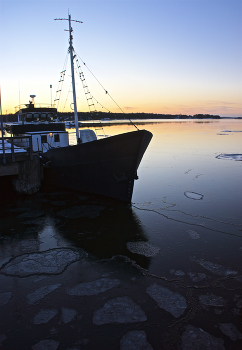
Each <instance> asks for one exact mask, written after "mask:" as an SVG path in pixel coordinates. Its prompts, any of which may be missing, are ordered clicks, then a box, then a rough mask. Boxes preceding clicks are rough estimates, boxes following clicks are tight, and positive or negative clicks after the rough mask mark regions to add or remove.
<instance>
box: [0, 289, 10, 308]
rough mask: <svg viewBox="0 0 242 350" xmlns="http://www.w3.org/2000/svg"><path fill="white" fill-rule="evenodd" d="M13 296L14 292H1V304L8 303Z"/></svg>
mask: <svg viewBox="0 0 242 350" xmlns="http://www.w3.org/2000/svg"><path fill="white" fill-rule="evenodd" d="M11 297H12V292H2V293H0V306H2V305H6V304H7V303H8V302H9V299H11Z"/></svg>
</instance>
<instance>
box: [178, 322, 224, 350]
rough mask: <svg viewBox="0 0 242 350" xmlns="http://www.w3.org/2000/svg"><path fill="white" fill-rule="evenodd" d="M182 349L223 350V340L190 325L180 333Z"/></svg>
mask: <svg viewBox="0 0 242 350" xmlns="http://www.w3.org/2000/svg"><path fill="white" fill-rule="evenodd" d="M181 348H182V350H200V349H202V350H211V349H213V350H225V347H224V341H223V340H222V339H219V338H216V337H214V336H213V335H211V334H209V333H207V332H205V331H204V330H203V329H201V328H197V327H194V326H191V325H188V326H187V327H186V330H185V332H184V333H183V335H182V344H181Z"/></svg>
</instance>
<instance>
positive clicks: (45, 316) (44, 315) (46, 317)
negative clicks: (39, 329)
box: [33, 309, 58, 324]
mask: <svg viewBox="0 0 242 350" xmlns="http://www.w3.org/2000/svg"><path fill="white" fill-rule="evenodd" d="M57 314H58V311H57V310H56V309H45V310H40V311H39V312H38V313H37V315H35V317H34V321H33V323H34V324H42V323H47V322H49V321H50V320H51V319H52V318H53V317H55V316H56V315H57Z"/></svg>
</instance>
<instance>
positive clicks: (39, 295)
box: [27, 283, 61, 305]
mask: <svg viewBox="0 0 242 350" xmlns="http://www.w3.org/2000/svg"><path fill="white" fill-rule="evenodd" d="M59 286H61V284H60V283H57V284H49V285H46V286H43V287H40V288H39V289H36V290H35V291H34V292H32V293H30V294H28V295H27V300H28V304H29V305H32V304H34V303H36V302H37V301H39V300H41V299H43V298H44V297H45V296H46V295H47V294H49V293H51V292H53V291H54V290H55V289H57V288H58V287H59Z"/></svg>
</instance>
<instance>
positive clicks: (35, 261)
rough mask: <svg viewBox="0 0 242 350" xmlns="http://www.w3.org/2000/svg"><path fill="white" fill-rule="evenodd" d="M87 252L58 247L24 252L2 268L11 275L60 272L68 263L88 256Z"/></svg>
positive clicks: (24, 275) (3, 271)
mask: <svg viewBox="0 0 242 350" xmlns="http://www.w3.org/2000/svg"><path fill="white" fill-rule="evenodd" d="M86 255H87V254H86V253H83V254H82V253H81V252H80V251H78V252H77V251H74V250H72V249H69V248H57V249H51V250H48V251H44V252H38V253H32V254H23V255H21V256H18V257H16V258H14V259H12V260H11V261H10V262H8V263H7V264H5V266H3V267H2V268H1V272H2V273H4V274H6V275H9V276H23V277H26V276H31V275H39V274H58V273H61V272H63V271H64V270H65V269H66V267H67V266H68V265H70V264H71V263H73V262H75V261H78V260H79V259H81V258H82V257H84V256H86Z"/></svg>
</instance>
